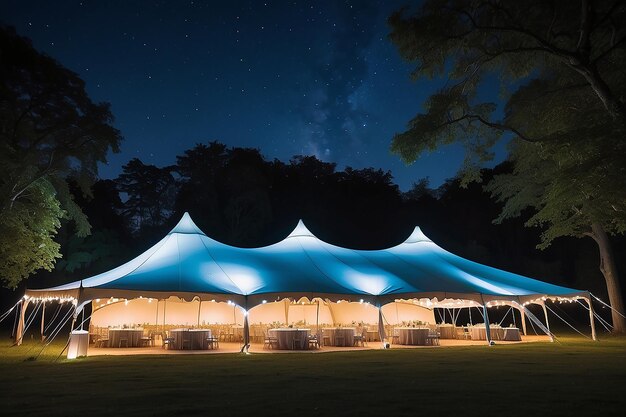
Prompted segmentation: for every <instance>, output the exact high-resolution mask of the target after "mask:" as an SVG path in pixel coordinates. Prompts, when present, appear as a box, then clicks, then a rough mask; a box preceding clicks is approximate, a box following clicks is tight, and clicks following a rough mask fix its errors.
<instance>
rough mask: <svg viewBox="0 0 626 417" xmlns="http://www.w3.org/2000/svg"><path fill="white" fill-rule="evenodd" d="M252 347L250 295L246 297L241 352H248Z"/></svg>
mask: <svg viewBox="0 0 626 417" xmlns="http://www.w3.org/2000/svg"><path fill="white" fill-rule="evenodd" d="M249 348H250V323H249V322H248V296H247V295H246V296H245V298H244V310H243V346H242V347H241V353H244V352H245V353H248V349H249Z"/></svg>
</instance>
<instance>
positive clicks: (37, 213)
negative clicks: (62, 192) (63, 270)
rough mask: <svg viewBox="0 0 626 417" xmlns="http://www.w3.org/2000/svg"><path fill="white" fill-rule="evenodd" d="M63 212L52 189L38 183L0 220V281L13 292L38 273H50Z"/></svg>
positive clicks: (40, 181)
mask: <svg viewBox="0 0 626 417" xmlns="http://www.w3.org/2000/svg"><path fill="white" fill-rule="evenodd" d="M64 217H65V211H63V210H62V209H61V206H60V203H59V201H58V200H57V199H56V198H55V191H54V188H53V187H52V185H51V184H50V183H49V182H48V181H46V180H45V179H40V180H38V181H36V182H35V183H33V184H32V186H31V187H29V189H28V192H27V193H24V195H23V196H22V198H20V199H18V200H17V201H16V202H15V204H14V205H13V206H12V207H11V208H10V209H8V210H6V211H5V212H4V213H3V215H2V216H0V259H2V262H0V279H1V280H2V284H3V285H5V286H7V287H9V288H15V287H16V286H17V284H19V282H20V281H21V280H22V279H25V278H26V277H28V275H30V274H32V273H33V272H35V271H37V270H39V269H46V270H48V271H50V270H52V268H53V267H54V261H55V259H56V258H59V257H61V255H60V254H59V244H58V243H56V242H55V241H54V236H55V235H56V233H57V230H58V229H59V227H60V226H61V219H62V218H64Z"/></svg>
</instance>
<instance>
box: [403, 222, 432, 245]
mask: <svg viewBox="0 0 626 417" xmlns="http://www.w3.org/2000/svg"><path fill="white" fill-rule="evenodd" d="M418 242H432V240H430V239H429V238H428V236H426V235H425V234H424V232H422V229H420V227H419V226H415V229H413V232H412V233H411V235H410V236H409V237H408V238H406V240H405V241H404V242H403V243H418Z"/></svg>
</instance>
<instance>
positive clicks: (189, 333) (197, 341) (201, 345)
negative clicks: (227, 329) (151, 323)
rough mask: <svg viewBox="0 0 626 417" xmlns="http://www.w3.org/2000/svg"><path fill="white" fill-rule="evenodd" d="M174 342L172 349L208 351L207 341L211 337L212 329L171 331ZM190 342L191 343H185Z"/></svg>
mask: <svg viewBox="0 0 626 417" xmlns="http://www.w3.org/2000/svg"><path fill="white" fill-rule="evenodd" d="M170 335H171V336H172V337H173V338H174V342H173V343H172V344H171V345H170V349H178V350H182V349H189V348H190V347H191V350H202V349H208V342H207V339H208V338H209V337H211V329H174V330H170ZM187 340H189V342H185V341H187Z"/></svg>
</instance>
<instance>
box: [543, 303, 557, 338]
mask: <svg viewBox="0 0 626 417" xmlns="http://www.w3.org/2000/svg"><path fill="white" fill-rule="evenodd" d="M541 308H543V316H544V317H545V319H546V329H548V335H549V336H550V341H551V342H554V337H552V332H551V331H550V323H549V322H548V309H547V308H546V302H545V301H542V302H541Z"/></svg>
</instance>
